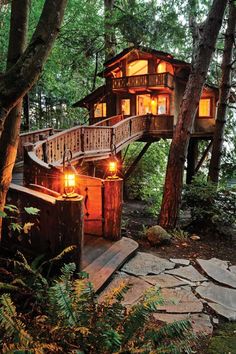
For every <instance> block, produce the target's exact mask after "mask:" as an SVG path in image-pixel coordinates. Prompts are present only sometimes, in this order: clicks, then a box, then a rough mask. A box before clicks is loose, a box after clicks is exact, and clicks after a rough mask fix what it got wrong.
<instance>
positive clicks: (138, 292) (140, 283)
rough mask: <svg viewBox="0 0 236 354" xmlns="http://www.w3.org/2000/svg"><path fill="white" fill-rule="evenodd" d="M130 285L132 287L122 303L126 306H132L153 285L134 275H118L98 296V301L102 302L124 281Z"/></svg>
mask: <svg viewBox="0 0 236 354" xmlns="http://www.w3.org/2000/svg"><path fill="white" fill-rule="evenodd" d="M124 282H125V283H126V284H127V285H130V289H129V290H128V291H127V293H126V294H125V295H124V300H123V301H122V304H123V305H124V306H131V305H133V304H135V303H136V302H138V301H139V300H141V298H142V297H143V295H144V293H145V291H146V290H147V289H148V288H150V287H151V285H150V284H148V283H146V282H145V281H144V280H142V279H140V278H137V277H133V276H127V275H126V277H124V276H121V277H120V276H116V277H115V278H114V279H113V280H112V282H111V283H110V284H109V285H108V287H106V289H105V290H104V291H103V292H102V293H101V294H100V295H99V296H98V302H99V303H101V302H102V301H104V300H105V298H106V295H107V294H109V292H111V291H112V290H113V289H115V288H119V286H121V284H122V283H124Z"/></svg>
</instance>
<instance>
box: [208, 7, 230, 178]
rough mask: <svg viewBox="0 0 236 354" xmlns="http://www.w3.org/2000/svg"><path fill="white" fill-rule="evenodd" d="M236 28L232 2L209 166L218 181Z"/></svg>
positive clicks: (210, 176) (210, 171)
mask: <svg viewBox="0 0 236 354" xmlns="http://www.w3.org/2000/svg"><path fill="white" fill-rule="evenodd" d="M235 30H236V5H235V4H234V1H231V2H230V7H229V18H228V26H227V31H226V34H225V44H224V54H223V60H222V66H221V67H222V77H221V84H220V97H219V105H218V110H217V116H216V125H215V131H214V137H213V146H212V154H211V160H210V166H209V175H208V177H209V180H211V181H212V182H215V183H218V181H219V172H220V160H221V154H222V147H223V141H224V127H225V122H226V115H227V106H228V102H229V96H230V88H231V71H232V58H233V48H234V41H235Z"/></svg>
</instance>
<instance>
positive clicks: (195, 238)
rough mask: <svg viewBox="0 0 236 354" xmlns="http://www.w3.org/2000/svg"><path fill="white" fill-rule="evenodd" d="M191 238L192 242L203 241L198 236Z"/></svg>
mask: <svg viewBox="0 0 236 354" xmlns="http://www.w3.org/2000/svg"><path fill="white" fill-rule="evenodd" d="M190 238H191V240H193V241H199V240H201V237H200V236H198V235H192V236H190Z"/></svg>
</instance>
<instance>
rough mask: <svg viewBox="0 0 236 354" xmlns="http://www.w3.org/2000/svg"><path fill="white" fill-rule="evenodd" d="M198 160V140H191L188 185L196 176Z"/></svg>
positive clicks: (188, 160) (188, 156) (188, 158)
mask: <svg viewBox="0 0 236 354" xmlns="http://www.w3.org/2000/svg"><path fill="white" fill-rule="evenodd" d="M197 158H198V139H194V138H191V139H190V141H189V146H188V155H187V175H186V183H187V184H190V183H191V182H192V179H193V176H194V175H195V167H196V165H197Z"/></svg>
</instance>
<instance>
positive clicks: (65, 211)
mask: <svg viewBox="0 0 236 354" xmlns="http://www.w3.org/2000/svg"><path fill="white" fill-rule="evenodd" d="M83 209H84V205H83V197H82V196H78V197H76V198H63V197H59V198H57V199H56V217H57V225H58V230H57V235H58V240H55V241H56V244H55V248H56V249H57V251H62V250H63V249H64V248H66V247H68V246H72V245H75V246H76V250H75V252H74V253H73V256H72V257H73V258H72V261H73V262H75V264H76V266H77V269H78V271H80V270H81V261H82V251H83V243H84V213H83Z"/></svg>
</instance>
